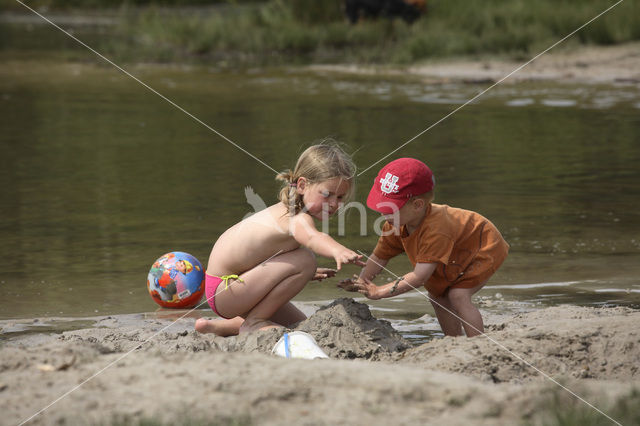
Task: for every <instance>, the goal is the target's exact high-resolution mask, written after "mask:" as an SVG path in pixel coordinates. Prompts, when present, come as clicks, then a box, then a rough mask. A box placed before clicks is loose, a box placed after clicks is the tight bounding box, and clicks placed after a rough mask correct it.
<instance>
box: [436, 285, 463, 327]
mask: <svg viewBox="0 0 640 426" xmlns="http://www.w3.org/2000/svg"><path fill="white" fill-rule="evenodd" d="M429 299H430V301H431V305H432V306H433V309H434V310H435V311H436V318H438V322H439V323H440V328H442V332H443V333H444V335H445V336H462V327H461V326H460V320H459V319H458V317H457V316H456V315H458V313H457V312H456V310H455V309H454V308H453V306H452V305H451V303H450V302H449V298H448V293H445V294H444V295H443V296H440V297H433V296H432V295H431V294H429Z"/></svg>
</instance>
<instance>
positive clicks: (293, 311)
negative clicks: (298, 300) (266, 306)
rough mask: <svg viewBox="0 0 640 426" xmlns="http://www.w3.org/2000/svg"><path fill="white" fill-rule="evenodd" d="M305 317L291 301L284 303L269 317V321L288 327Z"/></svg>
mask: <svg viewBox="0 0 640 426" xmlns="http://www.w3.org/2000/svg"><path fill="white" fill-rule="evenodd" d="M306 319H307V316H306V315H305V314H303V313H302V311H301V310H300V309H298V308H296V307H295V306H294V305H293V303H291V302H287V303H285V304H284V305H283V306H282V307H281V308H280V309H278V311H277V312H276V313H275V314H273V316H272V317H271V318H270V320H271V321H273V322H275V323H276V324H280V325H284V326H285V327H290V326H292V325H293V324H295V323H298V322H300V321H304V320H306Z"/></svg>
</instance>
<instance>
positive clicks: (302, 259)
mask: <svg viewBox="0 0 640 426" xmlns="http://www.w3.org/2000/svg"><path fill="white" fill-rule="evenodd" d="M294 262H295V266H296V269H297V270H298V271H299V272H300V273H303V274H305V275H309V276H310V277H313V276H314V275H315V273H316V268H317V267H318V262H317V260H316V255H315V254H313V252H312V251H311V250H309V249H306V248H304V247H300V248H299V249H297V250H295V259H294Z"/></svg>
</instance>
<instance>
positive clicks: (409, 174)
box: [367, 158, 435, 214]
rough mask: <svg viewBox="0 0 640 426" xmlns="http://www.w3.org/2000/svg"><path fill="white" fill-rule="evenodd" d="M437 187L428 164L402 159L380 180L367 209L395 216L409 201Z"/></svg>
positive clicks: (385, 170) (389, 166)
mask: <svg viewBox="0 0 640 426" xmlns="http://www.w3.org/2000/svg"><path fill="white" fill-rule="evenodd" d="M434 185H435V180H434V179H433V173H432V172H431V169H429V167H427V165H426V164H424V163H423V162H422V161H419V160H416V159H415V158H398V159H397V160H394V161H392V162H390V163H389V164H387V165H386V166H384V167H383V168H382V169H381V170H380V172H379V173H378V176H376V178H375V180H374V181H373V187H372V188H371V191H370V192H369V196H368V197H367V206H369V208H370V209H372V210H375V211H377V212H380V213H382V214H391V213H394V212H395V211H397V210H400V209H401V208H402V206H404V205H405V204H406V202H407V201H408V200H409V198H411V197H414V196H416V195H422V194H424V193H426V192H429V191H431V190H432V189H433V186H434ZM394 206H395V208H394Z"/></svg>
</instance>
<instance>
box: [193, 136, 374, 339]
mask: <svg viewBox="0 0 640 426" xmlns="http://www.w3.org/2000/svg"><path fill="white" fill-rule="evenodd" d="M354 175H355V165H354V164H353V161H352V160H351V158H350V157H349V156H348V155H347V154H346V153H345V152H344V151H343V150H342V149H341V148H340V147H339V146H338V144H336V143H335V142H332V141H327V142H323V143H321V144H318V145H313V146H311V147H309V148H308V149H307V150H305V151H304V152H303V153H302V155H301V156H300V158H299V159H298V162H297V164H296V166H295V169H294V170H293V171H291V170H289V171H287V172H284V173H280V174H278V176H276V179H278V180H281V181H283V182H284V185H283V187H282V189H281V191H280V201H279V202H278V203H276V204H274V205H272V206H270V207H268V208H266V209H264V210H262V211H260V212H258V213H256V214H254V215H252V216H250V217H249V218H247V219H245V220H243V221H241V222H239V223H237V224H235V225H233V226H232V227H231V228H229V229H227V230H226V231H225V232H224V233H223V234H222V235H221V236H220V237H219V238H218V240H217V241H216V243H215V245H214V246H213V249H212V250H211V255H210V257H209V265H208V268H207V274H206V292H205V294H206V297H207V301H208V302H209V305H210V306H211V308H212V309H213V311H214V312H216V313H217V314H218V315H219V316H221V317H223V318H225V320H207V319H204V318H202V319H199V320H198V321H196V325H195V327H196V330H197V331H199V332H201V333H215V334H218V335H221V336H229V335H235V334H238V333H243V332H250V331H254V330H263V329H268V328H272V327H281V326H289V325H291V324H294V323H296V322H298V321H302V320H304V319H305V318H306V316H305V315H304V314H303V313H302V312H301V311H300V310H299V309H298V308H296V307H295V306H294V305H293V304H292V303H291V302H290V301H291V299H293V297H294V296H296V295H297V294H298V293H299V292H300V291H301V290H302V289H303V288H304V286H305V285H306V284H307V283H308V282H309V281H311V280H314V279H315V280H322V279H324V278H327V277H330V276H334V275H335V273H336V271H335V270H333V269H325V268H317V266H316V258H315V255H314V253H315V254H319V255H320V256H324V257H329V258H333V259H334V260H335V262H336V268H337V269H338V270H339V269H340V268H341V266H342V264H344V263H354V264H357V265H359V266H364V263H363V262H362V260H361V258H362V256H361V255H358V254H357V253H355V252H354V251H352V250H349V249H348V248H346V247H344V246H343V245H341V244H339V243H338V242H336V241H335V240H334V239H333V238H331V237H330V236H329V235H327V234H324V233H322V232H319V231H318V230H317V229H316V227H315V223H314V219H317V220H326V219H327V218H328V217H329V216H331V215H333V214H334V213H335V212H336V211H337V210H338V207H339V205H340V203H341V202H342V201H344V200H346V199H347V198H348V197H349V196H350V195H351V194H352V192H353V178H354Z"/></svg>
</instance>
